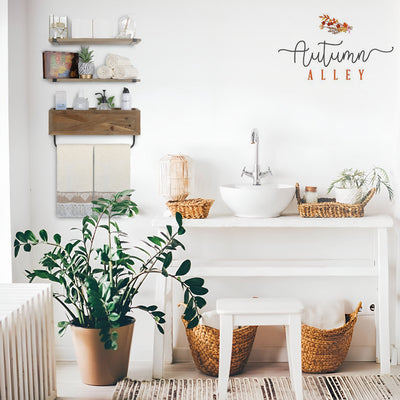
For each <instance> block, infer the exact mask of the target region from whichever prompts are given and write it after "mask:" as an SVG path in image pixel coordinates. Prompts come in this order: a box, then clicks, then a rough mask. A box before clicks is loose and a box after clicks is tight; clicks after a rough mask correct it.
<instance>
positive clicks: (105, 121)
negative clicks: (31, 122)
mask: <svg viewBox="0 0 400 400" xmlns="http://www.w3.org/2000/svg"><path fill="white" fill-rule="evenodd" d="M49 135H140V110H138V109H136V108H134V109H132V110H127V111H125V110H121V109H120V108H113V109H112V110H109V111H101V110H97V109H95V108H90V109H89V110H73V109H72V108H67V109H66V110H55V109H54V108H53V109H51V110H49Z"/></svg>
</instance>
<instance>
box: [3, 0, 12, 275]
mask: <svg viewBox="0 0 400 400" xmlns="http://www.w3.org/2000/svg"><path fill="white" fill-rule="evenodd" d="M0 37H1V38H2V40H1V41H0V52H1V54H4V55H5V62H4V63H2V65H0V93H2V95H3V96H4V97H3V98H4V99H7V96H8V64H7V60H8V57H7V55H8V2H7V0H1V1H0ZM8 130H9V118H8V103H7V101H5V102H4V104H3V107H1V108H0V131H1V134H0V169H1V171H2V173H1V186H2V188H3V190H2V196H1V200H0V210H1V211H0V219H1V221H2V223H1V228H0V243H1V244H0V249H1V253H2V254H3V256H4V259H3V260H2V265H1V267H0V271H1V272H0V282H11V280H12V270H11V246H10V242H11V234H10V227H11V225H10V223H11V222H10V165H9V163H10V155H9V134H8Z"/></svg>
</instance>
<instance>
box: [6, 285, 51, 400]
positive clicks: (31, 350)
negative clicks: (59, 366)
mask: <svg viewBox="0 0 400 400" xmlns="http://www.w3.org/2000/svg"><path fill="white" fill-rule="evenodd" d="M56 397H57V393H56V366H55V352H54V326H53V300H52V291H51V285H45V284H23V283H13V284H0V400H50V399H55V398H56Z"/></svg>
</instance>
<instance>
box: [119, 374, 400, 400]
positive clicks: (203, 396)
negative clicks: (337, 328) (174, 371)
mask: <svg viewBox="0 0 400 400" xmlns="http://www.w3.org/2000/svg"><path fill="white" fill-rule="evenodd" d="M229 382H230V383H229V390H228V400H295V397H294V393H293V392H292V391H291V385H290V379H289V378H286V377H284V378H279V377H272V378H232V379H230V381H229ZM303 390H304V400H321V399H323V400H381V399H382V400H388V399H397V400H400V376H394V375H382V376H380V375H369V376H338V375H336V376H305V377H303ZM216 393H217V380H216V379H215V378H214V379H213V378H210V379H161V380H152V381H134V380H131V379H128V378H125V379H124V380H122V381H120V382H118V384H117V386H116V388H115V392H114V395H113V400H216V399H217V394H216Z"/></svg>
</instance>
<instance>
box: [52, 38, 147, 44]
mask: <svg viewBox="0 0 400 400" xmlns="http://www.w3.org/2000/svg"><path fill="white" fill-rule="evenodd" d="M141 40H142V39H138V38H134V39H119V38H68V39H63V38H50V39H49V42H50V43H51V44H54V45H70V44H71V45H72V44H92V45H93V44H107V45H128V46H129V45H134V44H138V43H140V42H141Z"/></svg>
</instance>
